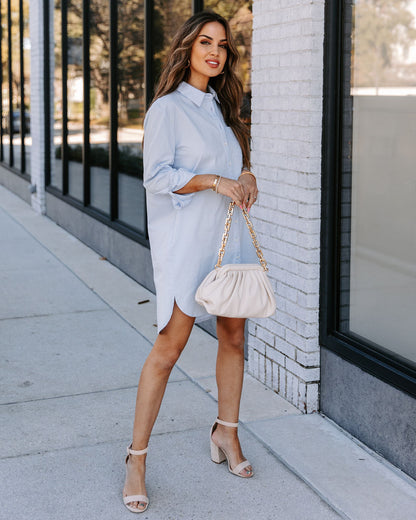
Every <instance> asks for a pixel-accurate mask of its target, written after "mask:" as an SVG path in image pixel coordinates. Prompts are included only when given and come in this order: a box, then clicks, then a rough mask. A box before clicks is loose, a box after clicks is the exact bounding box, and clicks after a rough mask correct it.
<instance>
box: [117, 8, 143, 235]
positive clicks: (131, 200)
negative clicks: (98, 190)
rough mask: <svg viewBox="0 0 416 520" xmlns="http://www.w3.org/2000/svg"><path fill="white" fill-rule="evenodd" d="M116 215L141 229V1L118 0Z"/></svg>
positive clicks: (141, 230)
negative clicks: (117, 204)
mask: <svg viewBox="0 0 416 520" xmlns="http://www.w3.org/2000/svg"><path fill="white" fill-rule="evenodd" d="M118 48H119V53H118V70H117V74H118V106H117V111H118V134H117V142H118V203H119V211H118V217H119V219H120V220H121V221H123V222H125V223H126V224H129V225H130V226H132V227H134V228H136V229H138V230H139V231H140V232H142V233H144V232H145V229H146V227H145V221H146V214H145V211H146V206H145V192H144V188H143V154H142V140H143V118H144V113H145V108H146V107H145V84H144V5H143V0H122V1H120V2H119V3H118Z"/></svg>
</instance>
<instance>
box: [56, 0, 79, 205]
mask: <svg viewBox="0 0 416 520" xmlns="http://www.w3.org/2000/svg"><path fill="white" fill-rule="evenodd" d="M67 17H68V23H67V45H68V53H67V60H68V67H67V71H66V72H67V81H66V89H67V90H66V94H67V103H68V109H67V110H68V111H67V117H68V193H69V194H70V195H71V196H72V197H75V198H76V199H79V200H81V201H82V200H83V197H84V181H83V178H84V176H83V144H84V135H83V131H84V79H83V75H82V74H83V66H82V0H68V11H67ZM58 99H59V98H58ZM58 103H59V101H58Z"/></svg>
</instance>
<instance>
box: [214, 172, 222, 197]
mask: <svg viewBox="0 0 416 520" xmlns="http://www.w3.org/2000/svg"><path fill="white" fill-rule="evenodd" d="M219 177H220V178H219V179H218V182H217V184H216V185H215V193H218V186H219V185H220V182H221V179H222V177H221V175H220V176H219Z"/></svg>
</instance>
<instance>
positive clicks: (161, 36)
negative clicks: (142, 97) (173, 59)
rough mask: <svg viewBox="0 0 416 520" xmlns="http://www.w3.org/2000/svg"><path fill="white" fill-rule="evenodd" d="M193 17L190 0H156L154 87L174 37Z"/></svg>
mask: <svg viewBox="0 0 416 520" xmlns="http://www.w3.org/2000/svg"><path fill="white" fill-rule="evenodd" d="M191 15H192V6H191V2H190V0H188V1H187V2H184V1H180V0H154V2H153V26H152V44H153V61H152V76H153V85H156V83H157V81H158V79H159V76H160V72H161V70H162V66H163V63H164V60H165V57H166V54H167V52H168V50H169V47H170V44H171V42H172V39H173V36H174V35H175V33H176V31H177V30H178V29H179V27H180V26H181V25H182V24H183V23H184V22H185V21H186V20H187V19H188V18H189V17H190V16H191Z"/></svg>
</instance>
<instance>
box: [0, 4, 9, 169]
mask: <svg viewBox="0 0 416 520" xmlns="http://www.w3.org/2000/svg"><path fill="white" fill-rule="evenodd" d="M1 30H2V33H1V35H2V41H1V64H2V74H3V78H2V85H1V89H2V90H1V97H2V107H1V109H2V110H1V125H2V152H3V153H2V160H3V161H4V162H6V163H9V162H10V130H9V58H8V48H9V44H8V24H7V3H6V2H1Z"/></svg>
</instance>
